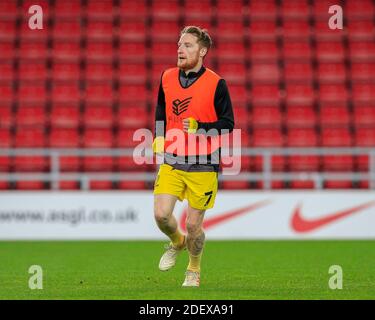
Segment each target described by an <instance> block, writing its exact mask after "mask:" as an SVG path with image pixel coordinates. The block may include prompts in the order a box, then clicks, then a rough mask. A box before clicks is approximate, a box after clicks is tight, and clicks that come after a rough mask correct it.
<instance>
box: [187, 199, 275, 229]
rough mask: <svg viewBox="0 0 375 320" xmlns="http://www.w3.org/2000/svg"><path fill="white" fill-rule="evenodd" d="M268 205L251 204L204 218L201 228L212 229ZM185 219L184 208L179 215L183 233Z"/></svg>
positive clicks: (266, 203)
mask: <svg viewBox="0 0 375 320" xmlns="http://www.w3.org/2000/svg"><path fill="white" fill-rule="evenodd" d="M270 203H271V200H263V201H258V202H256V203H253V204H251V205H249V206H246V207H243V208H239V209H235V210H231V211H229V212H225V213H222V214H219V215H217V216H215V217H210V218H206V219H204V220H203V228H204V229H209V228H212V227H213V226H215V225H218V224H220V223H223V222H224V221H228V220H231V219H234V218H236V217H239V216H241V215H243V214H245V213H248V212H250V211H254V210H256V209H259V208H261V207H264V206H266V205H268V204H270ZM186 217H187V208H185V210H184V211H183V212H182V215H181V218H180V227H181V229H182V231H184V232H186Z"/></svg>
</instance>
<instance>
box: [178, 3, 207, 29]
mask: <svg viewBox="0 0 375 320" xmlns="http://www.w3.org/2000/svg"><path fill="white" fill-rule="evenodd" d="M211 10H212V6H211V1H210V0H201V1H189V3H185V10H184V16H185V20H186V25H199V26H201V27H203V26H202V25H200V24H192V23H191V22H190V21H191V20H194V19H202V20H204V21H207V20H210V18H211V16H210V15H208V14H207V12H209V11H211Z"/></svg>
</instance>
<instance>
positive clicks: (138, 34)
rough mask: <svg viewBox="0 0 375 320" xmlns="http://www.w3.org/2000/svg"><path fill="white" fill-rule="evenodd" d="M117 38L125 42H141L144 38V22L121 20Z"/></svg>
mask: <svg viewBox="0 0 375 320" xmlns="http://www.w3.org/2000/svg"><path fill="white" fill-rule="evenodd" d="M119 36H120V38H121V39H123V40H126V41H143V40H144V39H145V38H146V23H145V21H143V20H140V21H132V20H131V21H129V20H121V21H120V29H119Z"/></svg>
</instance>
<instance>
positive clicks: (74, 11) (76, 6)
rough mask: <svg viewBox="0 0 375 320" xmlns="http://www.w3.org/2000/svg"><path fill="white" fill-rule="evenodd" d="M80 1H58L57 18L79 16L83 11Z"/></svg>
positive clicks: (56, 4)
mask: <svg viewBox="0 0 375 320" xmlns="http://www.w3.org/2000/svg"><path fill="white" fill-rule="evenodd" d="M81 10H82V7H81V4H80V2H79V1H56V3H55V10H54V14H55V16H56V18H64V19H65V18H72V17H75V18H78V17H79V16H80V15H81V14H82V12H81Z"/></svg>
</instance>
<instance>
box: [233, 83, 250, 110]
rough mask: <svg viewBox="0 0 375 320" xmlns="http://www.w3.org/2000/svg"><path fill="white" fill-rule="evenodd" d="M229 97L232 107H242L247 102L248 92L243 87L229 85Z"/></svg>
mask: <svg viewBox="0 0 375 320" xmlns="http://www.w3.org/2000/svg"><path fill="white" fill-rule="evenodd" d="M228 87H229V92H230V97H231V100H232V103H233V105H243V104H244V103H246V102H247V100H248V98H249V97H248V90H246V88H245V86H243V85H236V84H230V85H229V86H228Z"/></svg>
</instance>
